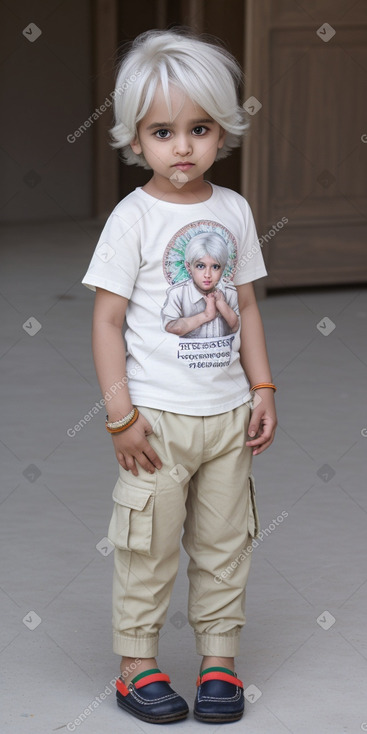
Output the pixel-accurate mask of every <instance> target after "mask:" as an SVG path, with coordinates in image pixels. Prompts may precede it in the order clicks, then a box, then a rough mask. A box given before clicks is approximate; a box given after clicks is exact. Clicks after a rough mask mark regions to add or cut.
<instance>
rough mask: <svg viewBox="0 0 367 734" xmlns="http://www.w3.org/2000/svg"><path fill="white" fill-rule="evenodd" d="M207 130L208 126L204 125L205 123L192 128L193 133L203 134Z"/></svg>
mask: <svg viewBox="0 0 367 734" xmlns="http://www.w3.org/2000/svg"><path fill="white" fill-rule="evenodd" d="M207 130H209V128H208V127H205V125H197V126H196V127H194V128H193V131H192V132H193V133H195V135H205V133H206V131H207Z"/></svg>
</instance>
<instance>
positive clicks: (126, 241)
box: [82, 213, 140, 298]
mask: <svg viewBox="0 0 367 734" xmlns="http://www.w3.org/2000/svg"><path fill="white" fill-rule="evenodd" d="M139 239H140V238H139V233H138V230H137V228H136V227H133V226H131V225H129V224H128V223H127V222H125V221H124V219H122V217H121V216H120V215H118V214H114V213H112V214H111V216H110V217H109V218H108V220H107V222H106V224H105V226H104V228H103V230H102V233H101V236H100V238H99V240H98V243H97V246H96V249H95V251H94V254H93V257H92V259H91V261H90V264H89V267H88V270H87V272H86V274H85V276H84V278H83V280H82V284H83V285H85V286H86V287H87V288H90V290H92V291H95V290H96V287H98V288H104V289H105V290H106V291H111V292H112V293H117V294H118V295H119V296H124V297H125V298H130V297H131V294H132V291H133V288H134V284H135V281H136V279H137V276H138V272H139V267H140V241H139Z"/></svg>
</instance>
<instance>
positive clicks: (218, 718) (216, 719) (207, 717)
mask: <svg viewBox="0 0 367 734" xmlns="http://www.w3.org/2000/svg"><path fill="white" fill-rule="evenodd" d="M243 714H244V711H240V712H239V713H236V714H227V715H226V714H217V715H215V714H200V713H198V712H197V711H195V710H194V718H195V719H197V720H198V721H207V722H208V723H210V722H211V723H213V724H226V723H227V722H228V721H239V719H242V716H243Z"/></svg>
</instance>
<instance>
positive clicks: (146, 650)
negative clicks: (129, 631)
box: [113, 631, 159, 658]
mask: <svg viewBox="0 0 367 734" xmlns="http://www.w3.org/2000/svg"><path fill="white" fill-rule="evenodd" d="M158 640H159V636H158V635H140V636H132V635H123V634H121V632H115V631H114V632H113V652H115V653H117V655H124V656H125V657H127V658H136V657H139V658H155V657H157V655H158Z"/></svg>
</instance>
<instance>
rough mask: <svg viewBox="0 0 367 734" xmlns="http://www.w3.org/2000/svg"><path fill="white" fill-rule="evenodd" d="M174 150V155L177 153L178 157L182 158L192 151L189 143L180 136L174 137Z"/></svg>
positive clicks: (185, 137) (184, 136) (185, 138)
mask: <svg viewBox="0 0 367 734" xmlns="http://www.w3.org/2000/svg"><path fill="white" fill-rule="evenodd" d="M174 150H175V153H178V154H179V155H182V156H185V155H188V153H191V151H192V147H191V142H190V140H189V139H188V138H187V136H186V135H180V136H177V137H176V140H175V145H174Z"/></svg>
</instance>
